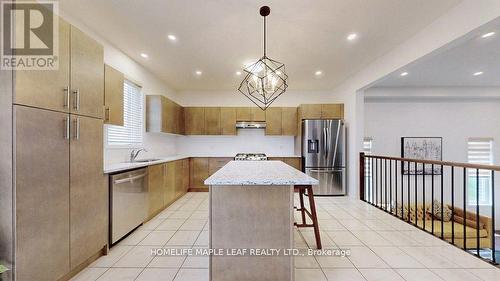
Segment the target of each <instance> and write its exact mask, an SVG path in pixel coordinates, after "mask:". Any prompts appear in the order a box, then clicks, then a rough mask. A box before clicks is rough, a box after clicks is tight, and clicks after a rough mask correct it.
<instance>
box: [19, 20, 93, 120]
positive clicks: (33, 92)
mask: <svg viewBox="0 0 500 281" xmlns="http://www.w3.org/2000/svg"><path fill="white" fill-rule="evenodd" d="M69 38H70V25H69V24H68V23H67V22H66V21H64V20H63V19H61V18H59V68H58V69H57V70H51V71H33V70H17V71H15V72H14V77H15V94H14V103H15V104H20V105H28V106H32V107H38V108H44V109H50V110H54V111H60V112H68V111H69V110H70V109H69V107H70V103H69V99H70V96H69V94H70V92H69V91H70V81H69V65H70V47H69V46H70V45H69V42H70V39H69ZM100 106H101V107H102V103H101V105H100Z"/></svg>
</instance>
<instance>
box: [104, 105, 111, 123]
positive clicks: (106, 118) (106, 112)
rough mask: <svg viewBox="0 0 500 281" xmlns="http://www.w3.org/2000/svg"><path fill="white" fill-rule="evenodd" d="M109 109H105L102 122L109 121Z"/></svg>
mask: <svg viewBox="0 0 500 281" xmlns="http://www.w3.org/2000/svg"><path fill="white" fill-rule="evenodd" d="M109 111H110V109H109V107H106V109H105V110H104V120H106V121H109Z"/></svg>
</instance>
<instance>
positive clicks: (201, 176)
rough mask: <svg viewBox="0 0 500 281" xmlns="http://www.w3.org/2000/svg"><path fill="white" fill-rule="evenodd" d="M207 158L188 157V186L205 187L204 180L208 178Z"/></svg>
mask: <svg viewBox="0 0 500 281" xmlns="http://www.w3.org/2000/svg"><path fill="white" fill-rule="evenodd" d="M208 159H209V158H204V157H195V158H191V159H190V181H189V182H190V186H189V187H190V188H195V189H199V188H207V186H206V185H205V183H204V181H205V180H206V179H207V178H208V175H209V173H208Z"/></svg>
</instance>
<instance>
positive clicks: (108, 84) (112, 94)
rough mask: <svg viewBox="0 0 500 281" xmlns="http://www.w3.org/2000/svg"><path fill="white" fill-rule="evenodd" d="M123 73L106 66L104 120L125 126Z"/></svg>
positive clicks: (107, 122)
mask: <svg viewBox="0 0 500 281" xmlns="http://www.w3.org/2000/svg"><path fill="white" fill-rule="evenodd" d="M124 80H125V77H124V75H123V73H121V72H120V71H118V70H116V69H114V68H112V67H111V66H109V65H105V66H104V110H105V111H104V122H105V123H106V124H111V125H116V126H123V82H124Z"/></svg>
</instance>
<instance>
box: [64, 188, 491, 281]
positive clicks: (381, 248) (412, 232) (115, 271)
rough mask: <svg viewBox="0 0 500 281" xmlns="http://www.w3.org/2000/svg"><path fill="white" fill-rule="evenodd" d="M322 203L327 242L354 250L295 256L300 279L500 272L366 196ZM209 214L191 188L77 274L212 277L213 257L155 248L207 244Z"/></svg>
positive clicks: (150, 280) (308, 235)
mask: <svg viewBox="0 0 500 281" xmlns="http://www.w3.org/2000/svg"><path fill="white" fill-rule="evenodd" d="M316 204H317V210H318V216H319V221H320V222H319V223H320V229H321V240H322V242H323V245H324V247H325V248H326V247H333V248H341V249H346V250H350V251H351V255H350V256H348V257H332V256H304V257H296V258H295V277H296V281H333V280H335V281H338V280H341V281H349V280H364V281H371V280H384V281H390V280H407V281H420V280H425V281H431V280H450V281H451V280H453V281H457V280H467V281H474V280H483V281H493V280H500V269H498V268H496V267H493V266H491V265H490V264H488V263H486V262H483V261H481V260H479V259H477V258H475V257H473V256H471V255H469V254H467V253H465V252H463V251H461V250H460V249H457V248H455V247H453V246H451V245H449V244H448V243H446V242H443V241H441V240H440V239H438V238H436V237H433V236H431V235H429V234H427V233H425V232H422V231H421V230H419V229H416V228H414V227H413V226H411V225H408V224H406V223H404V222H402V221H400V220H398V219H396V218H394V217H392V216H390V215H388V214H386V213H384V212H382V211H380V210H378V209H376V208H374V207H373V206H370V205H368V204H366V203H363V202H361V201H359V200H355V199H350V198H346V197H317V198H316ZM207 220H208V193H188V194H186V195H185V196H184V197H182V198H181V199H179V200H178V201H177V202H175V203H174V204H173V205H171V206H170V207H169V208H168V209H166V210H165V211H163V212H162V213H160V214H159V215H158V216H156V217H155V218H154V219H153V220H151V221H149V222H148V223H146V224H145V225H143V226H141V227H140V228H139V229H137V230H136V231H135V232H134V233H132V234H131V235H130V236H129V237H127V238H126V239H124V240H123V241H121V242H120V243H119V244H118V245H117V246H115V247H113V248H111V250H110V253H109V255H108V256H105V257H101V258H100V259H98V260H97V261H95V262H94V263H93V264H91V265H90V266H89V267H88V268H86V269H85V270H83V271H82V272H81V273H80V274H78V275H77V276H75V278H73V279H72V280H78V281H81V280H84V281H93V280H98V281H103V280H113V281H118V280H120V281H127V280H141V281H155V280H162V281H171V280H175V281H204V280H208V258H207V257H194V256H189V257H187V256H157V257H154V256H152V255H151V252H150V251H151V249H152V248H158V247H162V246H164V247H168V248H194V247H207V246H208V225H207ZM314 241H315V240H314V235H313V232H312V229H301V230H300V231H299V230H296V231H295V246H296V247H297V248H304V249H305V248H308V247H311V248H314V247H315V242H314Z"/></svg>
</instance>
